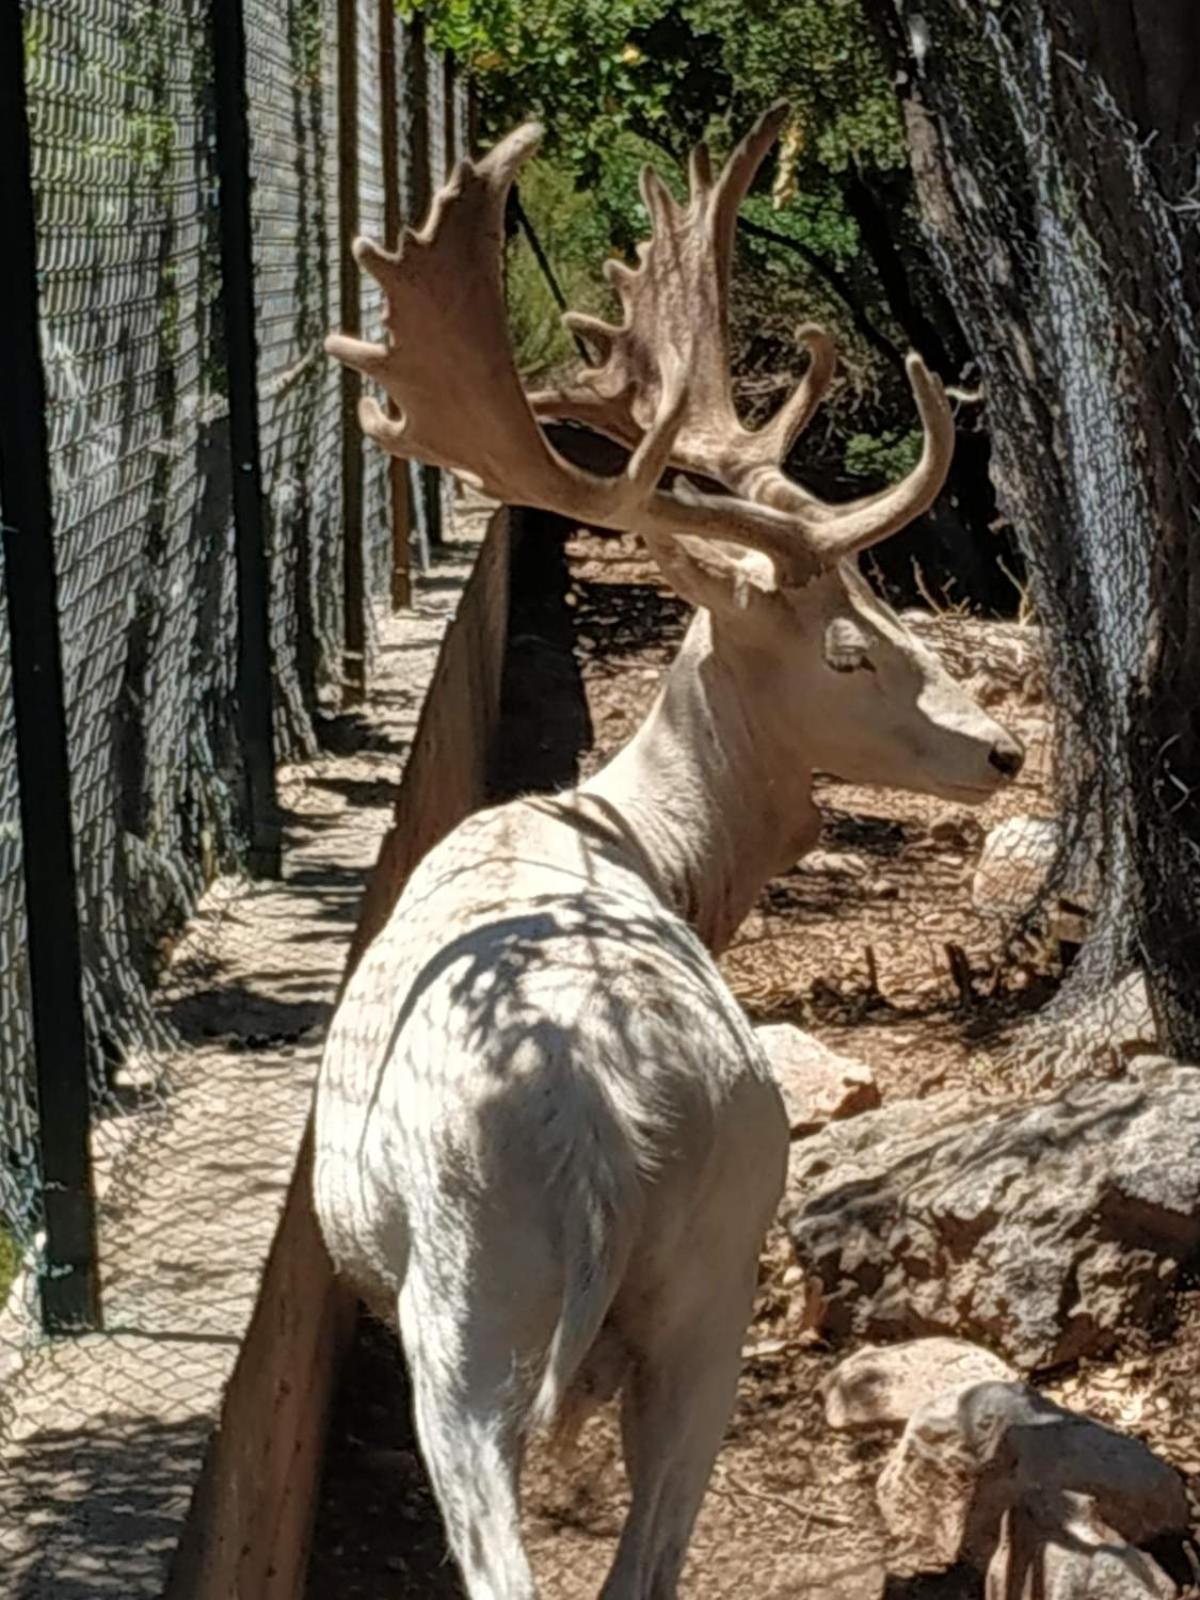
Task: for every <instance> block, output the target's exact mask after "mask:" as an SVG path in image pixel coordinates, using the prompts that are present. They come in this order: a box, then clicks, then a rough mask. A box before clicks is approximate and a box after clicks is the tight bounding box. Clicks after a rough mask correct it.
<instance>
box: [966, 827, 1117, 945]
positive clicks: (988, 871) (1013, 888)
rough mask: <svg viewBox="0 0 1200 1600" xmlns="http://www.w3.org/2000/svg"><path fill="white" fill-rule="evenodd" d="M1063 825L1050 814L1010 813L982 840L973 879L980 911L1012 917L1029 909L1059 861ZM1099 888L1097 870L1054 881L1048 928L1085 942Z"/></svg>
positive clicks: (1006, 918)
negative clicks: (1028, 815)
mask: <svg viewBox="0 0 1200 1600" xmlns="http://www.w3.org/2000/svg"><path fill="white" fill-rule="evenodd" d="M1061 844H1062V835H1061V830H1060V828H1059V824H1058V823H1057V822H1056V821H1055V820H1054V819H1053V818H1051V817H1025V816H1017V817H1007V818H1006V819H1005V820H1004V821H1003V822H999V823H997V824H996V826H995V827H994V828H993V829H992V830H991V832H990V833H989V834H988V835H987V837H986V838H985V839H984V841H983V849H982V850H981V851H980V854H979V861H978V863H977V865H976V868H975V873H974V876H973V878H972V880H971V904H972V905H973V906H974V907H975V909H976V911H978V912H979V913H980V914H981V915H983V916H986V917H995V918H997V919H999V920H1001V921H1005V922H1011V921H1015V920H1016V919H1017V918H1018V917H1021V916H1023V915H1024V914H1025V913H1026V912H1027V911H1029V910H1030V909H1031V907H1032V906H1033V905H1034V903H1035V901H1036V900H1037V899H1038V896H1039V895H1040V894H1041V893H1042V890H1043V886H1044V885H1045V884H1046V883H1047V880H1048V879H1049V877H1050V874H1051V872H1052V871H1053V870H1054V866H1055V863H1056V862H1057V860H1058V855H1059V850H1060V848H1061ZM1098 892H1099V883H1098V881H1097V879H1096V874H1095V872H1094V871H1089V872H1082V873H1075V874H1074V876H1073V877H1072V878H1069V879H1067V880H1066V881H1064V882H1062V883H1059V884H1056V885H1055V887H1054V892H1053V893H1052V894H1051V896H1050V898H1049V900H1048V902H1047V904H1046V906H1045V908H1044V911H1045V917H1046V921H1047V924H1048V927H1049V931H1050V933H1051V934H1052V935H1053V936H1054V937H1055V938H1057V939H1061V940H1065V941H1069V942H1071V943H1074V944H1082V942H1083V941H1084V939H1085V938H1086V937H1087V932H1088V921H1089V918H1090V916H1091V911H1092V908H1093V907H1094V905H1095V904H1096V900H1097V897H1098Z"/></svg>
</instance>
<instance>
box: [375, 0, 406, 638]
mask: <svg viewBox="0 0 1200 1600" xmlns="http://www.w3.org/2000/svg"><path fill="white" fill-rule="evenodd" d="M398 87H399V84H398V80H397V71H396V3H395V0H379V93H380V101H381V110H380V118H379V126H380V134H381V137H382V139H383V232H384V245H385V247H386V248H387V249H389V250H394V249H395V248H396V245H397V244H398V242H399V239H400V126H399V117H398V115H397V105H396V99H397V90H398ZM388 410H389V411H390V412H391V413H392V414H393V415H396V407H395V406H394V405H393V404H391V403H390V402H389V405H388ZM388 482H389V486H390V490H391V494H390V509H391V520H392V609H393V610H394V611H403V610H405V609H406V608H407V607H408V606H409V605H411V603H412V561H411V550H410V539H411V534H412V504H411V499H410V496H409V490H408V462H407V461H402V460H400V458H399V457H398V456H390V457H389V458H388Z"/></svg>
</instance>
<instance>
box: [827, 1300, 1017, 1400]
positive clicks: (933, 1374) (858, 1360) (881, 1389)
mask: <svg viewBox="0 0 1200 1600" xmlns="http://www.w3.org/2000/svg"><path fill="white" fill-rule="evenodd" d="M797 1270H798V1269H797ZM1015 1378H1016V1373H1015V1372H1014V1371H1013V1370H1012V1368H1011V1367H1009V1366H1008V1365H1007V1364H1006V1363H1005V1362H1003V1361H1001V1360H1000V1358H999V1356H994V1355H992V1353H991V1351H990V1350H984V1349H983V1348H982V1347H981V1346H980V1345H977V1344H969V1343H968V1342H967V1341H966V1340H965V1339H944V1338H933V1339H910V1340H908V1341H907V1342H906V1343H904V1344H893V1345H868V1346H867V1347H866V1348H865V1349H863V1350H857V1351H855V1353H854V1354H853V1355H852V1356H849V1357H848V1358H847V1359H846V1360H845V1361H843V1362H841V1363H840V1364H839V1365H838V1366H837V1367H836V1368H835V1370H834V1371H833V1372H831V1373H830V1375H829V1376H828V1377H827V1378H826V1379H825V1382H824V1384H823V1385H822V1390H823V1393H824V1396H825V1421H826V1422H827V1423H828V1424H829V1426H830V1427H831V1428H839V1429H853V1428H877V1427H881V1426H882V1427H897V1428H902V1427H903V1426H904V1424H905V1423H906V1422H907V1421H908V1419H909V1417H911V1416H912V1414H913V1412H914V1411H916V1410H918V1409H919V1408H920V1407H921V1406H923V1405H926V1404H928V1402H929V1401H931V1400H936V1399H938V1398H939V1396H945V1395H947V1394H949V1393H950V1392H951V1391H955V1392H957V1391H958V1390H960V1389H965V1388H969V1387H970V1386H971V1385H972V1384H976V1383H1006V1382H1008V1381H1009V1380H1010V1379H1015Z"/></svg>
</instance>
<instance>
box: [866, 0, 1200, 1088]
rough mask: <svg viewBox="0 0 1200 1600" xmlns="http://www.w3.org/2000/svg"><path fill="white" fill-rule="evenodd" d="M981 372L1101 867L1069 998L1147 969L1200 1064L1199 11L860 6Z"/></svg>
mask: <svg viewBox="0 0 1200 1600" xmlns="http://www.w3.org/2000/svg"><path fill="white" fill-rule="evenodd" d="M866 4H867V5H868V9H869V10H870V11H871V13H872V15H873V16H874V18H875V20H876V22H877V23H878V25H879V26H880V28H881V29H882V30H883V32H884V34H885V36H886V39H887V41H888V44H889V48H890V50H891V53H892V57H893V60H894V62H895V64H896V68H897V85H898V88H899V91H900V94H901V97H902V100H903V103H904V110H905V115H906V118H907V123H908V129H909V135H910V141H911V145H912V153H913V166H914V172H915V175H916V181H917V186H918V191H919V194H920V198H921V203H922V209H923V214H924V218H925V222H926V225H927V229H928V232H929V235H930V238H931V241H932V244H933V248H934V250H935V252H936V254H937V256H938V258H939V262H940V265H941V267H942V270H943V272H944V274H945V279H946V283H947V287H948V289H949V292H950V294H951V298H952V300H953V302H954V305H955V308H956V310H957V312H958V315H959V317H960V319H961V320H962V323H963V326H964V328H965V329H966V331H967V334H968V337H969V338H970V341H971V344H972V346H973V348H974V351H975V353H976V355H977V357H978V359H979V362H980V365H981V368H982V372H983V376H984V380H985V384H986V388H987V392H988V396H989V424H990V428H991V433H992V439H993V445H994V468H993V472H994V477H995V479H996V484H997V489H998V492H999V497H1000V503H1001V506H1002V509H1004V511H1005V512H1006V513H1007V514H1008V515H1009V516H1010V517H1011V518H1012V520H1013V521H1014V523H1015V524H1016V526H1017V527H1018V530H1019V532H1020V534H1021V537H1022V540H1023V542H1024V544H1025V546H1026V548H1027V552H1028V555H1029V557H1030V561H1031V565H1032V568H1033V570H1034V573H1035V576H1036V588H1037V599H1038V602H1039V606H1040V609H1041V612H1042V616H1043V620H1044V622H1045V624H1046V626H1047V630H1048V632H1049V635H1050V642H1051V646H1052V651H1053V656H1054V664H1055V667H1056V676H1057V683H1058V686H1059V690H1060V702H1061V705H1062V709H1063V710H1064V712H1065V713H1066V718H1067V721H1068V724H1069V726H1068V728H1067V730H1066V741H1067V754H1068V761H1067V762H1066V763H1064V765H1063V781H1064V791H1065V793H1064V800H1065V802H1066V804H1067V807H1068V810H1069V812H1070V813H1071V816H1072V818H1073V820H1074V821H1075V822H1076V823H1077V826H1078V828H1079V830H1080V832H1081V833H1084V834H1088V835H1089V842H1090V843H1092V844H1093V845H1097V846H1098V847H1099V849H1100V851H1101V855H1102V861H1103V865H1104V868H1105V879H1106V884H1107V890H1106V903H1105V906H1104V912H1103V918H1102V924H1103V926H1102V936H1101V937H1100V939H1098V940H1097V941H1096V942H1095V943H1094V947H1093V949H1092V951H1091V953H1090V955H1089V956H1088V957H1087V958H1086V959H1085V960H1084V962H1083V963H1082V966H1081V969H1080V981H1082V982H1087V981H1092V982H1095V981H1097V980H1098V979H1099V978H1100V977H1102V976H1104V975H1106V974H1107V975H1111V973H1112V971H1113V969H1114V968H1115V966H1116V965H1117V964H1118V963H1119V962H1120V961H1122V960H1127V959H1130V958H1136V959H1138V960H1140V961H1142V962H1143V963H1144V964H1145V967H1146V971H1147V976H1148V979H1149V981H1150V987H1151V994H1152V998H1153V1000H1154V1003H1155V1009H1156V1011H1157V1013H1158V1017H1159V1021H1160V1024H1161V1026H1162V1029H1163V1032H1164V1036H1165V1038H1166V1041H1167V1042H1168V1043H1169V1044H1170V1045H1171V1046H1172V1047H1173V1048H1174V1049H1176V1050H1177V1051H1178V1052H1180V1053H1183V1054H1188V1055H1192V1056H1200V342H1198V340H1197V336H1196V331H1195V330H1196V328H1197V326H1200V259H1198V257H1200V249H1198V234H1200V209H1198V207H1197V200H1198V199H1200V193H1198V174H1197V165H1196V150H1197V144H1196V135H1197V130H1198V128H1200V73H1198V72H1197V71H1196V62H1197V60H1198V59H1200V7H1197V6H1196V5H1195V4H1194V0H1011V3H1010V4H1008V5H1007V6H1005V7H1004V8H1003V9H1002V10H1000V9H993V8H990V7H980V6H979V5H978V4H977V3H975V0H920V4H919V5H917V4H916V3H912V4H910V3H909V0H866Z"/></svg>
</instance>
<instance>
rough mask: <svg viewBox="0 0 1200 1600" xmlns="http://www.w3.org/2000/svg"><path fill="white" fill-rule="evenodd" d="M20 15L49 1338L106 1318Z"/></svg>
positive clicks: (16, 166) (19, 462)
mask: <svg viewBox="0 0 1200 1600" xmlns="http://www.w3.org/2000/svg"><path fill="white" fill-rule="evenodd" d="M21 24H22V11H21V7H20V6H19V5H16V4H7V5H3V6H0V216H2V217H3V218H4V229H5V237H4V248H3V249H2V250H0V306H3V314H2V315H0V372H2V373H3V374H4V382H3V385H2V386H0V514H2V516H3V538H4V569H5V587H6V589H7V593H8V618H9V641H10V651H11V657H12V693H13V718H14V723H15V727H16V745H17V749H16V758H17V775H18V780H19V783H20V790H21V836H22V854H23V861H24V873H25V914H26V926H27V935H28V962H29V980H30V990H31V1005H32V1023H33V1042H34V1051H35V1056H36V1077H37V1097H38V1129H39V1143H40V1154H41V1164H42V1170H41V1183H42V1199H43V1208H44V1221H45V1229H46V1250H45V1275H44V1276H43V1278H42V1280H41V1285H40V1293H41V1306H42V1321H43V1325H44V1326H45V1328H46V1331H47V1332H49V1333H67V1332H71V1331H77V1330H80V1329H83V1328H95V1327H98V1326H99V1321H100V1294H99V1281H98V1270H97V1252H96V1217H95V1206H94V1202H93V1195H92V1170H91V1156H90V1152H89V1144H88V1134H89V1121H90V1112H91V1105H90V1097H89V1094H88V1076H87V1035H86V1031H85V1027H84V1016H83V970H82V956H81V953H80V947H79V902H78V900H77V898H76V888H75V858H74V845H73V838H72V823H71V775H70V765H69V762H68V755H67V718H66V705H65V699H64V693H63V673H62V656H61V649H60V640H59V626H58V582H57V573H56V570H55V549H54V526H53V505H52V500H51V493H50V468H49V456H48V450H47V438H46V385H45V375H44V373H43V371H42V360H41V351H40V349H39V344H38V290H37V238H36V231H35V209H34V197H33V178H32V171H31V151H30V138H29V122H28V116H27V110H26V101H25V62H24V47H23V40H22V25H21Z"/></svg>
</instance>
